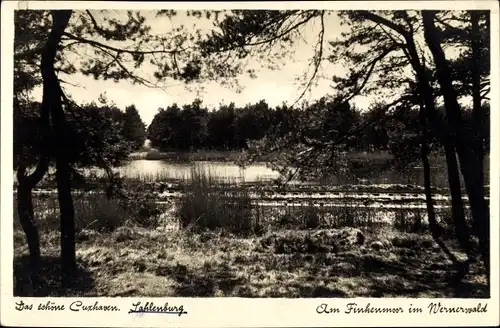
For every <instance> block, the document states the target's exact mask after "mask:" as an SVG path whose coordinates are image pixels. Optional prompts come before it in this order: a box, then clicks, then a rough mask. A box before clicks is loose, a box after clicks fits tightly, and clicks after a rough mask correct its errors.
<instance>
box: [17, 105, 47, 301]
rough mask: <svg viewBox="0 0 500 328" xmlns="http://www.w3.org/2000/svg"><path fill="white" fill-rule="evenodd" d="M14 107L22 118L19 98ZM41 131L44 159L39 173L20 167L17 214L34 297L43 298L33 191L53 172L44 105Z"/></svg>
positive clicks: (41, 157)
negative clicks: (25, 247) (22, 233)
mask: <svg viewBox="0 0 500 328" xmlns="http://www.w3.org/2000/svg"><path fill="white" fill-rule="evenodd" d="M14 106H15V109H16V110H17V111H18V113H19V114H20V115H21V112H22V109H21V106H20V104H19V101H18V99H17V97H15V98H14ZM40 127H41V131H42V135H41V140H40V158H39V159H38V163H37V166H36V168H35V171H34V172H33V173H31V174H26V166H25V165H24V164H23V163H19V164H18V168H17V172H16V176H17V183H18V185H17V213H18V217H19V221H20V223H21V226H22V228H23V231H24V234H25V235H26V241H27V243H28V249H29V253H30V266H31V273H30V276H31V286H32V290H33V296H42V291H41V281H40V270H41V252H40V236H39V233H38V228H37V226H36V224H35V213H34V208H33V197H32V191H33V188H35V186H36V185H37V184H38V183H39V182H40V181H41V180H42V178H43V177H44V176H45V174H46V173H47V170H48V168H49V148H48V146H49V143H48V137H49V131H50V116H49V109H48V107H47V106H46V105H44V103H42V106H40Z"/></svg>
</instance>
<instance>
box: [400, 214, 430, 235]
mask: <svg viewBox="0 0 500 328" xmlns="http://www.w3.org/2000/svg"><path fill="white" fill-rule="evenodd" d="M393 226H394V228H395V229H397V230H399V231H402V232H411V233H417V232H422V231H424V230H425V229H426V227H427V225H426V224H425V223H424V218H423V216H422V212H421V211H418V210H417V211H415V212H413V211H408V210H399V211H396V212H395V216H394V221H393Z"/></svg>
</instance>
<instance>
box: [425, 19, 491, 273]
mask: <svg viewBox="0 0 500 328" xmlns="http://www.w3.org/2000/svg"><path fill="white" fill-rule="evenodd" d="M422 16H423V23H424V37H425V41H426V43H427V45H428V46H429V49H430V50H431V52H432V56H433V58H434V63H435V65H436V74H437V78H438V81H439V84H440V86H441V91H442V94H443V98H444V103H445V109H446V117H447V120H448V124H449V126H450V128H451V132H452V136H453V139H454V140H455V145H456V150H457V154H458V159H459V161H460V168H461V171H462V175H463V177H464V182H465V187H466V189H467V194H468V197H469V204H470V207H471V212H472V218H473V221H474V226H475V230H476V233H477V234H478V236H479V248H480V251H481V255H482V258H483V262H484V266H485V269H486V272H487V277H488V282H489V276H490V254H489V253H490V250H489V248H490V240H489V236H490V222H489V207H488V205H487V203H486V201H485V199H484V178H482V176H481V172H480V171H481V170H480V169H478V168H479V166H480V165H481V163H480V161H479V158H478V156H477V154H476V152H475V151H474V150H473V148H474V147H472V145H471V140H472V138H471V136H470V135H469V133H468V131H467V130H466V129H465V127H464V122H463V119H462V114H461V111H460V105H459V104H458V100H457V93H456V91H455V89H454V88H453V85H452V83H451V80H450V76H451V75H450V70H449V67H448V64H447V62H446V58H445V56H444V52H443V49H442V48H441V44H440V40H439V37H438V31H437V29H436V27H435V26H434V16H435V12H433V11H422Z"/></svg>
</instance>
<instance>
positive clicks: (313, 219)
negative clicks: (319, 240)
mask: <svg viewBox="0 0 500 328" xmlns="http://www.w3.org/2000/svg"><path fill="white" fill-rule="evenodd" d="M302 217H303V220H304V226H305V228H306V229H317V228H319V226H320V224H321V219H320V216H319V210H318V209H317V208H316V207H314V206H313V205H312V204H310V205H309V206H307V207H306V209H305V211H304V213H303V214H302Z"/></svg>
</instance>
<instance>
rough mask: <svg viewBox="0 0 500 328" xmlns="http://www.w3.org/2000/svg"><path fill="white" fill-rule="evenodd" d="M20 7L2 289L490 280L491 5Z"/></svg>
mask: <svg viewBox="0 0 500 328" xmlns="http://www.w3.org/2000/svg"><path fill="white" fill-rule="evenodd" d="M31 3H32V2H22V3H21V4H20V5H19V6H18V8H17V9H16V10H14V14H13V30H12V34H13V45H11V47H13V48H12V51H13V54H12V55H11V54H7V55H6V54H5V53H4V49H2V60H6V58H7V56H10V57H9V58H13V63H12V64H13V67H12V68H11V70H10V72H11V73H12V74H13V75H12V76H10V79H6V78H5V77H4V75H3V74H4V73H3V72H2V89H3V88H4V85H6V84H10V85H11V86H10V88H12V89H9V90H11V92H9V94H8V95H7V96H8V97H10V98H12V103H10V101H11V100H10V99H9V100H8V101H9V102H8V104H11V105H10V107H7V106H6V105H5V106H4V94H2V121H4V117H5V116H10V117H11V118H10V119H9V122H10V123H9V124H11V126H12V130H11V134H8V133H7V132H8V131H5V130H4V124H2V148H3V147H4V144H6V143H9V147H12V148H10V149H11V156H12V157H4V156H3V151H2V213H5V212H4V210H5V208H4V207H5V206H7V204H6V203H4V199H6V198H7V197H11V198H12V200H11V202H10V204H11V205H10V207H11V209H10V212H8V213H11V215H12V220H13V221H12V223H9V225H11V226H12V229H13V230H12V238H13V239H12V243H13V254H12V257H11V258H10V260H9V262H11V263H12V273H13V276H12V285H11V286H12V293H13V296H14V297H18V298H19V297H21V298H23V300H24V302H25V300H26V299H29V298H30V297H37V298H38V297H50V298H51V300H57V298H67V297H79V298H82V300H84V299H85V298H93V297H129V298H130V297H135V298H148V297H156V298H170V297H175V298H225V297H236V298H250V299H257V298H276V299H278V298H280V299H281V298H286V299H296V298H324V299H327V298H332V299H336V298H345V299H351V298H374V299H380V298H427V299H455V298H458V299H479V300H483V301H481V302H482V303H481V304H483V305H484V304H485V302H487V301H488V299H490V297H491V286H492V285H493V286H496V287H498V271H495V274H494V275H492V274H491V272H492V271H491V270H492V265H493V266H498V240H497V239H498V231H495V230H492V228H491V226H490V222H491V220H490V217H496V220H497V221H498V213H493V212H492V210H490V190H491V189H494V188H497V187H495V186H493V185H490V180H491V179H490V178H491V176H490V172H491V174H493V170H495V171H496V170H498V166H497V167H494V166H493V165H490V163H493V158H491V160H490V151H491V152H493V148H494V146H493V142H492V141H491V140H492V139H494V137H493V136H492V137H491V138H490V135H492V132H493V133H496V132H495V131H494V130H493V129H492V128H491V127H492V123H493V122H492V119H490V110H491V109H492V108H491V107H492V106H493V107H494V106H498V105H499V102H498V100H497V97H498V94H496V93H494V92H493V91H492V88H491V80H492V79H493V75H492V72H491V71H492V66H491V65H492V60H493V61H498V58H493V57H492V51H495V54H496V55H498V50H497V48H495V49H492V38H498V31H493V32H494V33H493V34H492V29H491V26H492V22H491V21H492V20H498V8H497V10H496V12H495V13H494V14H492V12H491V9H481V8H475V7H470V8H469V9H467V8H466V9H463V10H462V9H460V8H459V7H457V8H453V6H450V5H448V6H447V8H448V9H446V10H445V9H433V8H430V9H422V8H419V9H406V8H403V9H398V6H393V7H392V8H393V9H391V10H388V9H387V6H385V9H382V10H375V9H373V10H372V9H363V6H359V5H358V6H357V7H356V9H346V8H342V9H335V8H333V9H323V8H321V6H318V8H308V7H307V6H306V7H305V8H302V9H294V8H293V6H291V7H287V3H286V2H283V3H282V6H281V8H282V9H266V8H265V4H264V3H261V5H262V7H263V8H259V7H258V6H255V3H253V4H254V6H249V8H248V9H240V8H238V9H232V8H231V6H230V3H229V2H228V3H223V2H221V3H219V7H220V8H215V9H204V8H203V6H202V5H200V9H196V8H191V9H171V8H174V7H171V8H169V6H168V4H166V3H163V4H162V3H158V4H157V5H156V7H155V6H154V4H153V5H152V7H151V8H150V9H148V8H146V9H144V8H145V7H143V8H141V9H128V7H133V6H132V4H130V5H129V6H128V7H127V3H122V6H120V5H118V4H119V3H118V2H117V3H116V5H115V6H114V7H109V6H107V7H106V8H103V9H96V6H97V5H95V4H93V5H90V4H89V8H90V9H86V8H85V7H82V3H81V2H80V4H79V6H77V7H76V8H73V9H72V8H71V7H72V5H71V3H72V2H66V4H68V5H69V6H67V7H61V8H58V9H52V8H50V7H47V8H44V9H39V8H37V9H33V8H30V5H31ZM437 3H439V2H437ZM485 3H486V2H485ZM490 3H491V2H490ZM108 4H109V3H108ZM200 4H201V3H200ZM316 4H317V3H316ZM399 4H401V2H399ZM97 7H98V6H97ZM108 7H109V8H108ZM177 7H178V6H177ZM226 7H227V8H229V9H227V8H226ZM254 7H255V8H256V9H254ZM368 7H370V6H368ZM368 7H367V8H368ZM372 7H373V6H372ZM402 7H404V6H402ZM490 7H491V6H490ZM68 8H69V9H68ZM122 8H123V9H122ZM153 8H155V9H153ZM210 8H214V7H213V6H212V7H210ZM389 8H391V7H389ZM436 8H437V7H436ZM485 8H487V6H486V7H485ZM495 26H498V24H497V23H495ZM497 41H498V40H497ZM495 47H497V43H495ZM2 48H3V43H2ZM12 56H13V57H12ZM492 58H493V59H492ZM496 64H498V63H496ZM2 67H3V66H2ZM12 69H13V70H12ZM494 78H495V79H496V78H497V76H495V77H494ZM12 82H13V85H12ZM495 83H498V81H495ZM495 87H498V84H495ZM494 97H495V99H493V98H494ZM5 101H7V100H5ZM11 108H12V112H10V109H11ZM494 117H496V118H498V117H497V116H494ZM497 123H498V122H497ZM10 138H12V139H10ZM496 146H498V145H496ZM497 164H498V163H497ZM490 168H491V171H490ZM7 171H8V172H7ZM4 176H8V177H9V179H12V180H4V178H3V177H4ZM496 176H497V175H496ZM497 177H498V176H497ZM9 181H10V182H11V183H9V185H8V186H5V184H7V182H9ZM491 181H493V180H491ZM494 183H496V184H498V181H494ZM490 188H491V189H490ZM5 190H7V192H9V193H10V194H9V195H5V194H4V191H5ZM495 190H496V189H495ZM496 196H498V195H496ZM492 209H493V207H492ZM494 209H496V210H498V207H497V206H496V205H495V207H494ZM9 220H10V218H9V217H5V215H4V214H2V221H7V222H11V221H9ZM2 224H4V223H3V222H2ZM2 227H3V225H2ZM494 227H498V224H496V225H494ZM497 230H498V229H497ZM4 232H7V231H4ZM9 234H10V230H9ZM3 235H4V234H2V237H4V236H3ZM492 239H495V241H494V242H492ZM492 245H497V249H493V250H492V249H491V248H492ZM9 247H11V248H10V249H12V245H11V246H9ZM6 252H10V250H8V249H5V248H4V244H2V255H3V254H4V253H6ZM2 270H3V269H2ZM494 270H498V267H495V268H494ZM9 286H10V285H9ZM2 288H3V287H2ZM4 292H5V291H3V293H4ZM8 292H9V293H10V291H8ZM495 295H497V294H495ZM497 296H498V295H497ZM497 296H496V297H497ZM159 303H160V302H159ZM84 304H85V302H84ZM88 304H94V302H88ZM319 304H320V303H318V305H319ZM476 304H477V302H476ZM80 305H81V302H80ZM47 306H50V305H49V304H47ZM322 306H324V308H323V311H328V308H327V305H326V304H325V305H322ZM488 306H490V305H488ZM83 307H85V305H83ZM353 308H355V306H354V307H353ZM367 308H368V306H367V307H366V309H365V307H364V305H363V307H362V308H361V307H360V309H358V311H361V312H360V313H362V312H363V311H365V310H366V311H369V310H368V309H367ZM318 309H319V310H318ZM318 309H316V310H315V311H321V310H322V309H321V307H318ZM478 309H479V310H478V311H479V312H481V309H480V307H479V306H478ZM353 311H355V310H353ZM484 311H485V312H486V309H484ZM488 311H493V309H492V308H488ZM181 312H182V310H181ZM441 312H443V311H441ZM318 313H321V312H318ZM181 314H182V313H181Z"/></svg>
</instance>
